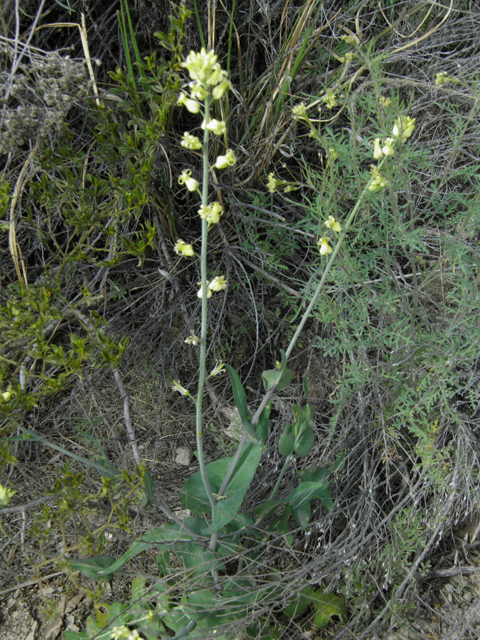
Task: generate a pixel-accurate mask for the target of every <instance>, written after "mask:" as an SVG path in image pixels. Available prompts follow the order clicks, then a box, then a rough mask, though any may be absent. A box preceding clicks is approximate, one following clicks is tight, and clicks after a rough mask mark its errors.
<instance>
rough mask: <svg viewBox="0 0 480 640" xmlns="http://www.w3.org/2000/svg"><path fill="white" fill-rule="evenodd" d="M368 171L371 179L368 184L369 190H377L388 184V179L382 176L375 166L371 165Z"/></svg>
mask: <svg viewBox="0 0 480 640" xmlns="http://www.w3.org/2000/svg"><path fill="white" fill-rule="evenodd" d="M370 171H371V174H372V179H371V182H370V185H369V187H368V189H369V191H378V190H379V189H383V187H386V186H387V184H388V180H387V179H386V178H384V177H383V176H382V174H381V173H380V172H379V170H378V169H377V167H375V166H373V165H372V166H371V167H370Z"/></svg>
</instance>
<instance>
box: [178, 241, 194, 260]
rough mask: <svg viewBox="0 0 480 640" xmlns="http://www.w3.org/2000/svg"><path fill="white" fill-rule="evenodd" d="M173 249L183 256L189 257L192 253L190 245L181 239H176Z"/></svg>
mask: <svg viewBox="0 0 480 640" xmlns="http://www.w3.org/2000/svg"><path fill="white" fill-rule="evenodd" d="M173 250H174V251H175V253H176V254H177V255H183V256H189V257H190V256H193V255H194V251H193V247H192V245H191V244H187V243H186V242H184V241H183V240H177V242H176V243H175V246H174V248H173Z"/></svg>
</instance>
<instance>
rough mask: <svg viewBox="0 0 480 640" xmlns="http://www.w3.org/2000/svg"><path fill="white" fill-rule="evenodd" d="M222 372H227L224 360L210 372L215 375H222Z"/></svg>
mask: <svg viewBox="0 0 480 640" xmlns="http://www.w3.org/2000/svg"><path fill="white" fill-rule="evenodd" d="M221 373H225V365H224V364H223V362H220V364H217V365H216V366H215V369H212V371H211V372H210V376H211V377H215V376H218V375H220V374H221Z"/></svg>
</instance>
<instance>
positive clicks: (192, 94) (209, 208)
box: [174, 48, 237, 344]
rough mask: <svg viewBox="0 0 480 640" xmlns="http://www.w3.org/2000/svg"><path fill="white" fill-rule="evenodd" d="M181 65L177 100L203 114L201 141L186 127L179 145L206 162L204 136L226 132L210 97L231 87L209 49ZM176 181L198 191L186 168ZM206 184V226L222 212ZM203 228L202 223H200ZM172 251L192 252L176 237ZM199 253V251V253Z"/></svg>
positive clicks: (217, 284) (220, 283)
mask: <svg viewBox="0 0 480 640" xmlns="http://www.w3.org/2000/svg"><path fill="white" fill-rule="evenodd" d="M182 66H183V67H184V68H185V69H186V70H187V71H188V73H189V75H190V79H191V82H189V83H188V88H189V90H190V91H189V94H187V93H186V92H185V91H182V93H181V94H180V96H179V98H178V101H177V104H178V105H179V106H184V107H185V108H186V109H187V110H188V111H190V113H201V114H202V115H203V122H202V124H201V128H202V129H203V131H204V136H203V137H204V141H203V143H202V142H201V141H200V139H199V138H198V137H197V136H195V135H193V134H192V133H190V132H188V131H186V132H185V133H184V134H183V138H182V141H181V143H180V144H181V145H182V147H184V148H185V149H190V150H191V151H196V150H199V149H203V153H204V158H203V162H204V163H205V164H207V163H208V158H207V157H206V153H207V146H208V136H209V134H210V133H213V134H214V135H216V136H226V134H227V125H226V123H225V122H222V121H220V120H216V119H215V118H210V101H211V100H220V98H222V96H223V94H224V93H225V91H226V90H227V89H229V88H230V87H231V83H230V81H229V80H228V78H227V74H226V72H225V71H223V70H222V68H221V67H220V65H219V63H218V57H217V56H216V55H215V53H214V52H213V51H206V49H204V48H203V49H202V50H201V51H200V53H195V52H194V51H191V52H190V55H189V56H188V58H187V59H186V61H185V62H184V63H183V64H182ZM236 161H237V159H236V157H235V153H234V152H233V151H232V150H231V149H226V150H225V152H224V153H223V154H221V155H219V156H218V157H217V159H216V160H215V162H214V163H213V167H212V168H214V169H226V168H227V167H232V166H233V165H234V164H235V163H236ZM178 182H179V183H180V184H181V185H184V186H185V187H186V188H187V189H188V190H189V191H191V192H194V191H197V192H200V184H199V183H198V181H197V180H196V179H195V178H194V177H193V176H192V172H191V170H190V169H184V171H182V173H181V175H180V177H179V179H178ZM207 186H208V185H207V184H205V183H204V184H203V198H202V199H203V202H202V205H201V206H200V208H199V209H198V215H199V216H200V218H201V219H202V220H205V221H206V223H207V225H208V228H209V227H210V225H212V224H217V223H218V222H219V220H220V218H221V216H222V215H223V207H222V206H221V205H220V203H218V202H211V203H210V204H206V197H205V194H206V190H207ZM202 228H203V229H204V230H205V227H202ZM174 249H175V252H176V253H177V254H179V255H184V256H193V255H194V251H193V247H192V245H190V244H187V243H186V242H184V241H183V240H178V241H177V243H176V244H175V248H174ZM202 255H203V254H202ZM199 284H200V290H199V291H198V297H199V298H203V290H202V286H201V283H199ZM226 286H227V282H226V280H225V278H224V277H223V276H218V277H216V278H214V279H213V280H212V282H209V283H207V291H206V297H207V298H210V297H211V295H212V291H221V290H222V289H225V288H226ZM194 340H195V336H193V334H192V337H190V338H187V340H186V341H188V343H189V344H196V343H195V342H194Z"/></svg>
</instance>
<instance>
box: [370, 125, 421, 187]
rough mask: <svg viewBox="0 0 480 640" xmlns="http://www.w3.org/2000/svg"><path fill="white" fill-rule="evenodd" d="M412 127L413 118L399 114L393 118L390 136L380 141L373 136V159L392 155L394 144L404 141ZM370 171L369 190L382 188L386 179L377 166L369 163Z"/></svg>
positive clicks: (410, 133)
mask: <svg viewBox="0 0 480 640" xmlns="http://www.w3.org/2000/svg"><path fill="white" fill-rule="evenodd" d="M414 129H415V118H410V117H409V116H399V117H398V118H397V119H396V120H395V124H394V126H393V130H392V135H393V137H392V138H385V140H384V141H383V142H381V141H380V138H375V142H374V143H373V157H374V158H375V160H382V159H383V158H388V157H389V156H393V154H394V153H395V144H396V143H398V142H400V141H401V142H402V144H403V143H404V142H406V141H407V140H408V138H409V137H410V136H411V135H412V133H413V130H414ZM370 171H371V173H372V178H371V180H370V184H369V187H368V188H369V190H370V191H378V190H379V189H383V187H386V186H387V184H388V180H387V179H386V178H385V177H384V176H382V174H381V173H380V171H379V170H378V167H376V166H374V165H371V167H370Z"/></svg>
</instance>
